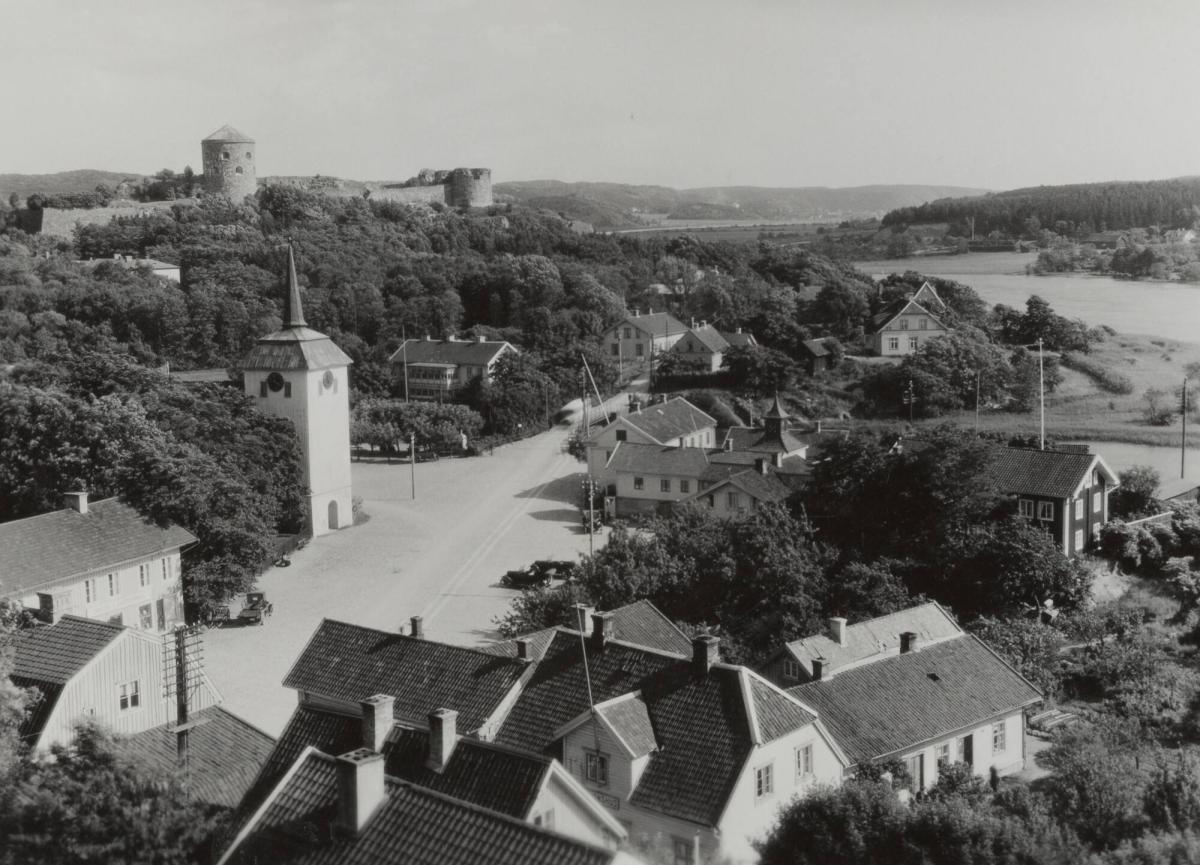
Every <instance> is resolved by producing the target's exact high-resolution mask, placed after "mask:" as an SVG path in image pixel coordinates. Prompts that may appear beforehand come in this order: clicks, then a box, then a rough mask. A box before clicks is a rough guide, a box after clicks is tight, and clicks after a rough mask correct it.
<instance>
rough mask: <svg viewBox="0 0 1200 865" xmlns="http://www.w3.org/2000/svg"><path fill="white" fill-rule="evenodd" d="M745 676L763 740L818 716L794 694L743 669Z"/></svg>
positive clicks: (774, 737)
mask: <svg viewBox="0 0 1200 865" xmlns="http://www.w3.org/2000/svg"><path fill="white" fill-rule="evenodd" d="M746 678H747V680H748V681H749V683H750V696H751V697H752V699H753V700H754V717H755V719H756V720H757V721H758V733H759V737H760V739H761V740H762V741H763V742H764V743H765V742H773V741H775V740H776V739H778V738H780V737H781V736H786V735H787V734H788V733H790V732H792V731H793V730H798V729H800V728H801V727H803V726H805V725H806V724H811V723H812V722H813V721H815V720H816V719H817V716H816V715H814V714H813V713H812V712H810V711H808V710H807V709H806V708H804V707H803V706H801V705H800V703H799V702H798V701H797V700H796V699H795V698H794V697H792V696H791V695H789V694H787V693H786V692H784V691H781V690H779V689H778V688H776V687H775V686H774V685H772V684H771V683H770V682H768V681H766V680H765V679H762V678H759V677H758V676H757V675H755V674H754V673H751V672H749V671H747V672H746Z"/></svg>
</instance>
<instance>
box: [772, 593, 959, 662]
mask: <svg viewBox="0 0 1200 865" xmlns="http://www.w3.org/2000/svg"><path fill="white" fill-rule="evenodd" d="M906 631H909V632H911V633H914V634H916V635H917V636H918V637H919V638H920V645H922V646H928V645H929V644H931V643H934V642H937V641H940V640H945V639H948V638H951V637H956V636H959V635H960V634H962V629H961V628H960V627H959V626H958V623H957V622H956V621H954V619H953V618H951V616H950V614H949V613H947V612H946V611H945V610H944V609H943V608H942V607H941V605H940V604H937V603H936V602H930V603H927V604H919V605H917V606H915V607H909V608H908V609H906V610H899V611H897V612H895V613H889V614H887V615H886V616H878V617H877V618H874V619H867V620H866V621H863V622H855V623H854V624H848V625H846V631H845V645H838V643H837V641H835V640H834V639H832V638H831V637H830V636H829V635H828V634H814V635H813V636H811V637H804V638H803V639H800V640H793V641H792V642H790V643H788V644H787V650H788V651H789V652H790V653H791V655H792V656H793V657H794V658H796V660H798V661H799V662H800V663H801V664H802V665H803V666H804V669H805V670H807V671H808V672H809V673H810V674H811V673H812V662H813V659H814V658H818V659H820V660H822V661H823V662H824V664H825V669H826V670H832V671H834V672H835V673H836V672H837V671H838V670H840V669H842V668H843V667H846V666H848V665H851V664H857V663H860V662H862V661H865V660H869V659H871V658H875V659H880V658H883V657H885V656H887V655H895V654H896V653H897V652H899V650H900V635H901V634H902V633H904V632H906ZM881 646H882V647H883V648H882V649H881V648H880V647H881Z"/></svg>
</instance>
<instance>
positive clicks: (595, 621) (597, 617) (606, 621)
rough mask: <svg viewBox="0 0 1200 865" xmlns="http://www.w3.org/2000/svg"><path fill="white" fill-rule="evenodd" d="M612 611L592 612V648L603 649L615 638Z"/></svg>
mask: <svg viewBox="0 0 1200 865" xmlns="http://www.w3.org/2000/svg"><path fill="white" fill-rule="evenodd" d="M613 626H614V619H613V614H612V613H592V648H594V649H603V648H604V646H605V644H606V643H608V642H609V641H610V640H611V639H612V638H613Z"/></svg>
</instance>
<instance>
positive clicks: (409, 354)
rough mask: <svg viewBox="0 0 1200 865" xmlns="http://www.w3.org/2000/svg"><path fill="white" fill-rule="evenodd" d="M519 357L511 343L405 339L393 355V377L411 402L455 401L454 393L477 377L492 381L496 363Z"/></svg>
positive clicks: (486, 340)
mask: <svg viewBox="0 0 1200 865" xmlns="http://www.w3.org/2000/svg"><path fill="white" fill-rule="evenodd" d="M509 352H511V353H513V354H517V353H518V352H517V350H516V348H514V347H513V345H512V343H509V342H504V341H502V340H488V339H484V338H483V337H482V336H481V337H478V338H477V339H473V340H464V339H456V338H454V337H450V338H449V339H431V338H430V337H428V336H427V337H425V338H424V339H406V340H405V341H404V342H403V343H402V344H401V345H400V348H398V349H396V351H395V352H394V353H393V354H392V356H391V358H389V362H390V363H391V364H392V370H393V377H394V378H395V380H396V381H397V382H398V383H399V384H400V386H401V387H402V388H403V389H404V393H405V394H406V395H407V396H408V398H410V399H418V400H427V401H433V402H452V401H453V400H454V395H455V392H456V391H458V390H459V389H460V388H463V387H465V386H466V385H467V384H469V383H470V382H471V381H473V380H474V379H476V378H479V379H482V380H483V381H484V382H489V381H491V379H492V373H493V372H494V370H495V367H496V362H497V361H498V360H500V358H501V357H503V356H504V355H505V354H507V353H509Z"/></svg>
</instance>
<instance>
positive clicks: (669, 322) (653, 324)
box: [608, 312, 687, 336]
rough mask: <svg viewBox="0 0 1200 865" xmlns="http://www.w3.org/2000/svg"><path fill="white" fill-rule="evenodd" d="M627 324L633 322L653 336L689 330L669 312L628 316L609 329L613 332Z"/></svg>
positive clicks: (632, 323)
mask: <svg viewBox="0 0 1200 865" xmlns="http://www.w3.org/2000/svg"><path fill="white" fill-rule="evenodd" d="M625 324H631V325H633V326H634V327H636V328H638V329H639V330H642V331H645V332H646V333H647V334H649V335H651V336H671V335H673V334H676V333H683V332H685V331H686V330H687V325H686V324H684V323H683V322H682V321H680V320H679V319H677V318H676V317H675V316H673V315H671V314H670V313H669V312H648V313H646V314H645V315H630V316H626V317H625V318H623V319H621V320H620V321H619V322H617V323H616V324H615V325H613V326H612V327H610V328H609V329H608V330H609V331H610V332H611V331H612V330H613V329H614V328H618V327H621V326H622V325H625Z"/></svg>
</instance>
